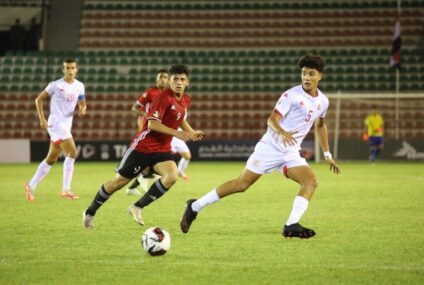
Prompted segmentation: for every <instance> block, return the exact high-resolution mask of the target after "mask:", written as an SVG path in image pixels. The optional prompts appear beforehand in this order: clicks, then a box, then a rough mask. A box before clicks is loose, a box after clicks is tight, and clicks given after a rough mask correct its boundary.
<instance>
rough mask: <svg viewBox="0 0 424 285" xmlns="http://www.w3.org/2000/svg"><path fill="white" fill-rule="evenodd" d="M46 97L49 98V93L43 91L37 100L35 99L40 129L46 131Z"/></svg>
mask: <svg viewBox="0 0 424 285" xmlns="http://www.w3.org/2000/svg"><path fill="white" fill-rule="evenodd" d="M47 97H49V93H47V92H46V90H43V91H42V92H41V93H40V94H38V96H37V98H35V107H36V108H37V114H38V119H39V120H40V127H41V128H43V129H47V120H46V117H45V116H44V100H46V99H47Z"/></svg>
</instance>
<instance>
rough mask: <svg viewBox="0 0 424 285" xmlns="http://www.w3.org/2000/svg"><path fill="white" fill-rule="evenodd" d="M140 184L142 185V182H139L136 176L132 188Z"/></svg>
mask: <svg viewBox="0 0 424 285" xmlns="http://www.w3.org/2000/svg"><path fill="white" fill-rule="evenodd" d="M138 185H140V182H138V179H137V178H135V179H134V181H133V183H132V184H131V186H130V189H135V188H137V187H138Z"/></svg>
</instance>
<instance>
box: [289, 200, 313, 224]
mask: <svg viewBox="0 0 424 285" xmlns="http://www.w3.org/2000/svg"><path fill="white" fill-rule="evenodd" d="M308 205H309V201H308V200H307V199H306V198H304V197H302V196H296V198H294V202H293V208H292V211H291V213H290V216H289V219H288V220H287V223H286V225H287V226H290V225H293V224H296V223H298V222H299V221H300V219H301V218H302V216H303V214H304V213H305V212H306V209H308Z"/></svg>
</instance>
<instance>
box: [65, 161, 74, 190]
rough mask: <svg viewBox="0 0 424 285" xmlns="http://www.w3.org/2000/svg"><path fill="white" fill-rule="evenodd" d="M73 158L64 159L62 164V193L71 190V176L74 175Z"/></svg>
mask: <svg viewBox="0 0 424 285" xmlns="http://www.w3.org/2000/svg"><path fill="white" fill-rule="evenodd" d="M74 162H75V158H71V157H68V156H67V157H66V158H65V161H64V162H63V191H68V190H70V189H71V181H72V176H73V175H74Z"/></svg>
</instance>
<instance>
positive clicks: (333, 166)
mask: <svg viewBox="0 0 424 285" xmlns="http://www.w3.org/2000/svg"><path fill="white" fill-rule="evenodd" d="M325 160H327V162H328V163H329V164H330V171H333V172H334V173H335V174H340V168H339V166H338V165H337V163H336V161H335V160H334V159H332V158H329V157H327V158H325Z"/></svg>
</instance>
